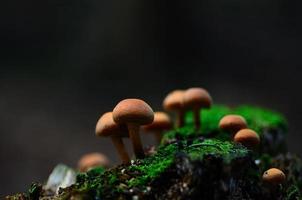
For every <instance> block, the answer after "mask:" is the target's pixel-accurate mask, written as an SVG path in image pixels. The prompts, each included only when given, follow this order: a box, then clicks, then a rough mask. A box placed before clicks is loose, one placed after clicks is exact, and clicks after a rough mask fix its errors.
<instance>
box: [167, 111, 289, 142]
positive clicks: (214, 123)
mask: <svg viewBox="0 0 302 200" xmlns="http://www.w3.org/2000/svg"><path fill="white" fill-rule="evenodd" d="M228 114H238V115H241V116H243V117H244V118H245V119H246V121H247V123H248V127H249V128H250V129H253V130H255V131H256V132H257V133H258V134H259V135H260V136H261V135H262V133H263V132H264V131H265V130H267V129H281V130H283V131H284V132H286V130H287V122H286V120H285V118H284V117H283V116H282V115H281V114H279V113H277V112H274V111H270V110H267V109H263V108H259V107H256V106H247V105H246V106H240V107H236V108H230V107H227V106H222V105H214V106H213V107H212V108H211V109H204V110H202V111H201V116H202V117H201V124H202V126H201V130H199V131H198V132H197V133H196V131H195V130H194V121H193V113H192V112H187V113H186V116H185V123H186V125H185V127H182V128H178V129H175V130H172V131H169V132H167V133H166V134H165V136H164V140H163V141H165V140H171V139H174V138H180V139H186V138H191V137H196V135H203V136H208V135H211V134H213V133H214V134H215V138H217V139H220V140H228V139H229V134H228V133H226V132H224V131H222V130H220V129H219V128H218V124H219V121H220V119H221V118H222V117H223V116H225V115H228Z"/></svg>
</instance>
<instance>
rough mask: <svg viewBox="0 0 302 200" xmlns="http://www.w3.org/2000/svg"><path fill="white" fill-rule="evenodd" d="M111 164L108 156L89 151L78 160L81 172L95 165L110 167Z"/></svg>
mask: <svg viewBox="0 0 302 200" xmlns="http://www.w3.org/2000/svg"><path fill="white" fill-rule="evenodd" d="M109 166H110V162H109V160H108V158H107V157H106V156H105V155H104V154H101V153H89V154H85V155H84V156H82V157H81V159H80V160H79V162H78V169H79V170H80V171H81V172H86V171H88V170H89V169H91V168H94V167H104V168H108V167H109Z"/></svg>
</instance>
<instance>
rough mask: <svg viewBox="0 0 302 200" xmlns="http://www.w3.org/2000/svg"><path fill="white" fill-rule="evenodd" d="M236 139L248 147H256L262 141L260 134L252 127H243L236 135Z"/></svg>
mask: <svg viewBox="0 0 302 200" xmlns="http://www.w3.org/2000/svg"><path fill="white" fill-rule="evenodd" d="M234 141H235V142H238V143H241V144H243V145H244V146H246V147H248V148H254V147H256V146H257V145H258V144H259V143H260V138H259V136H258V134H257V133H256V132H255V131H253V130H251V129H241V130H240V131H238V132H237V133H236V135H235V136H234Z"/></svg>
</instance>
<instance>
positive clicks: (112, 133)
mask: <svg viewBox="0 0 302 200" xmlns="http://www.w3.org/2000/svg"><path fill="white" fill-rule="evenodd" d="M95 134H96V135H97V136H101V137H110V138H111V140H112V143H113V145H114V146H115V148H116V150H117V152H118V154H119V156H120V158H121V160H122V161H123V163H124V164H126V163H129V162H130V159H129V156H128V153H127V151H126V149H125V145H124V143H123V140H122V137H128V130H127V127H126V126H122V125H118V124H116V123H115V122H114V121H113V118H112V112H107V113H105V114H103V115H102V116H101V118H100V119H99V121H98V122H97V125H96V128H95Z"/></svg>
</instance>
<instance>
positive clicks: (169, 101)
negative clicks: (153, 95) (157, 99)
mask: <svg viewBox="0 0 302 200" xmlns="http://www.w3.org/2000/svg"><path fill="white" fill-rule="evenodd" d="M183 98H184V90H174V91H172V92H170V93H169V94H168V95H167V96H166V98H165V99H164V101H163V108H164V109H165V110H167V111H176V110H181V109H183V108H184V99H183Z"/></svg>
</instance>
